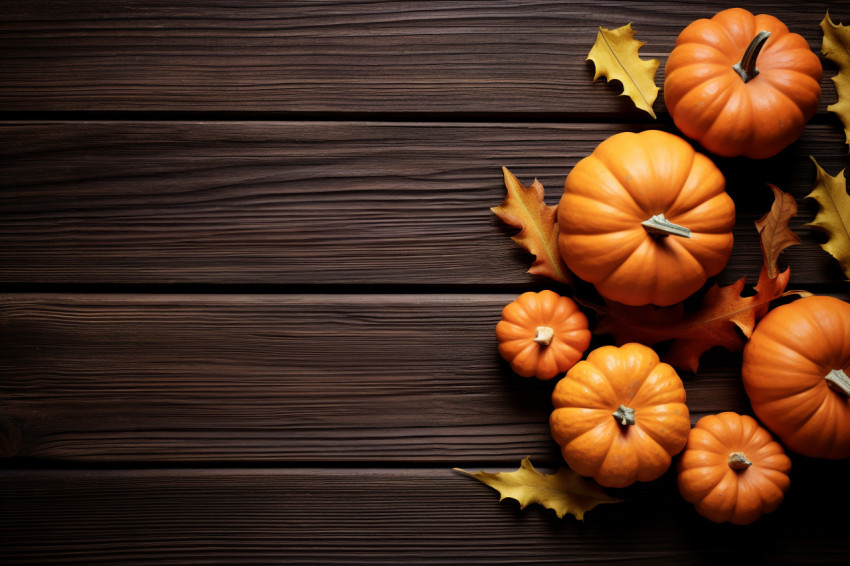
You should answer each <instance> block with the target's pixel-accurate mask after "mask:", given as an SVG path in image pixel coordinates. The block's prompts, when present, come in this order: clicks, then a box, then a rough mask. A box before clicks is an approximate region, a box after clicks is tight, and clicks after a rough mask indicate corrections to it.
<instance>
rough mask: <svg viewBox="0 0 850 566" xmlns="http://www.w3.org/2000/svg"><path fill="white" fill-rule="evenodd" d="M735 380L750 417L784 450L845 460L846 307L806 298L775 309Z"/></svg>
mask: <svg viewBox="0 0 850 566" xmlns="http://www.w3.org/2000/svg"><path fill="white" fill-rule="evenodd" d="M741 373H742V375H743V378H744V388H745V389H746V391H747V395H748V396H749V398H750V403H752V406H753V410H754V411H755V413H756V416H758V418H759V420H761V422H762V423H763V424H764V425H765V426H766V427H767V428H769V429H770V430H771V431H773V433H774V434H776V435H777V436H778V437H779V438H780V439H781V440H782V442H783V443H785V445H786V446H787V447H788V448H789V449H791V450H793V451H794V452H798V453H800V454H803V455H805V456H812V457H817V458H834V459H838V458H847V457H850V304H848V303H846V302H844V301H842V300H840V299H836V298H835V297H826V296H812V297H805V298H802V299H797V300H796V301H794V302H792V303H788V304H786V305H782V306H779V307H777V308H775V309H773V310H772V311H770V312H769V313H768V314H767V316H765V317H764V318H763V319H762V320H761V322H759V324H758V326H756V328H755V330H754V331H753V334H752V337H751V338H750V340H749V342H748V343H747V345H746V346H745V347H744V362H743V367H742V370H741Z"/></svg>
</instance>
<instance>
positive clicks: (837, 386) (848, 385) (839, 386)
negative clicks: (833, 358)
mask: <svg viewBox="0 0 850 566" xmlns="http://www.w3.org/2000/svg"><path fill="white" fill-rule="evenodd" d="M824 379H826V384H827V385H829V387H830V388H831V389H832V390H833V391H836V392H838V393H843V394H844V395H846V396H847V397H850V376H848V375H847V374H846V373H844V370H842V369H834V370H832V371H831V372H829V373H828V374H826V377H825V378H824Z"/></svg>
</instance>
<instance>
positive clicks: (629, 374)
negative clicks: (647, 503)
mask: <svg viewBox="0 0 850 566" xmlns="http://www.w3.org/2000/svg"><path fill="white" fill-rule="evenodd" d="M552 403H553V405H554V407H555V410H554V411H553V412H552V415H551V416H550V418H549V427H550V429H551V432H552V437H553V438H554V439H555V442H557V443H558V445H559V446H560V447H561V452H562V454H563V455H564V460H565V461H566V462H567V464H568V465H569V466H570V468H572V469H573V470H575V471H576V472H578V473H579V474H581V475H583V476H591V477H593V479H595V480H596V481H597V482H598V483H599V484H600V485H603V486H606V487H625V486H627V485H630V484H632V483H634V482H635V481H651V480H654V479H656V478H658V477H659V476H660V475H661V474H663V473H664V472H665V471H666V470H667V469H668V468H669V467H670V463H671V461H672V457H673V456H674V455H676V454H678V453H679V452H680V451H681V450H682V448H684V446H685V443H686V442H687V440H688V432H689V431H690V429H691V421H690V415H689V413H688V407H687V406H686V405H685V388H684V386H683V385H682V380H681V379H679V376H678V375H677V374H676V371H675V370H674V369H673V368H672V367H671V366H669V365H668V364H665V363H662V362H661V361H660V360H659V359H658V355H657V354H656V353H655V351H653V350H652V348H648V347H646V346H644V345H642V344H636V343H630V344H625V345H623V346H621V347H619V348H617V347H616V346H602V347H601V348H597V349H595V350H593V351H592V352H591V353H590V354H589V355H588V356H587V359H586V360H583V361H580V362H578V363H577V364H576V365H574V366H573V367H572V369H570V371H568V372H567V375H566V376H565V377H564V379H562V380H561V381H559V382H558V384H557V385H556V386H555V390H554V392H553V393H552Z"/></svg>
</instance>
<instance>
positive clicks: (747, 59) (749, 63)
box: [732, 31, 770, 83]
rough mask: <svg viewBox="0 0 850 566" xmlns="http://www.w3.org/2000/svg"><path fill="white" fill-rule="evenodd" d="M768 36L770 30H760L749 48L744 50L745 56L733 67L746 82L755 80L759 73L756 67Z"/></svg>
mask: <svg viewBox="0 0 850 566" xmlns="http://www.w3.org/2000/svg"><path fill="white" fill-rule="evenodd" d="M768 37H770V32H769V31H760V32H758V35H756V36H755V37H754V38H753V40H752V41H751V42H750V45H749V46H748V47H747V50H746V51H744V56H743V57H741V60H740V61H738V62H737V63H735V64H734V65H732V68H733V69H735V72H736V73H738V74H739V75H740V76H741V79H743V81H744V82H745V83H746V82H749V81H751V80H753V79H754V78H755V77H756V75H758V74H759V70H758V69H756V59H758V57H759V53H760V52H761V48H762V47H764V43H765V42H766V41H767V38H768Z"/></svg>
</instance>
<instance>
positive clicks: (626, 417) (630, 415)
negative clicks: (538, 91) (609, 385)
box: [612, 405, 635, 426]
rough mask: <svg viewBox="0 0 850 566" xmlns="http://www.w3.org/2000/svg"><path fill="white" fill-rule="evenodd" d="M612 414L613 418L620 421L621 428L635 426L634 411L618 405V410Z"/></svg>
mask: <svg viewBox="0 0 850 566" xmlns="http://www.w3.org/2000/svg"><path fill="white" fill-rule="evenodd" d="M612 414H613V415H614V418H615V419H617V420H618V421H620V424H621V425H623V426H626V425H633V424H635V410H634V409H632V408H630V407H626V406H625V405H620V408H619V409H617V410H616V411H614V412H613V413H612Z"/></svg>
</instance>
